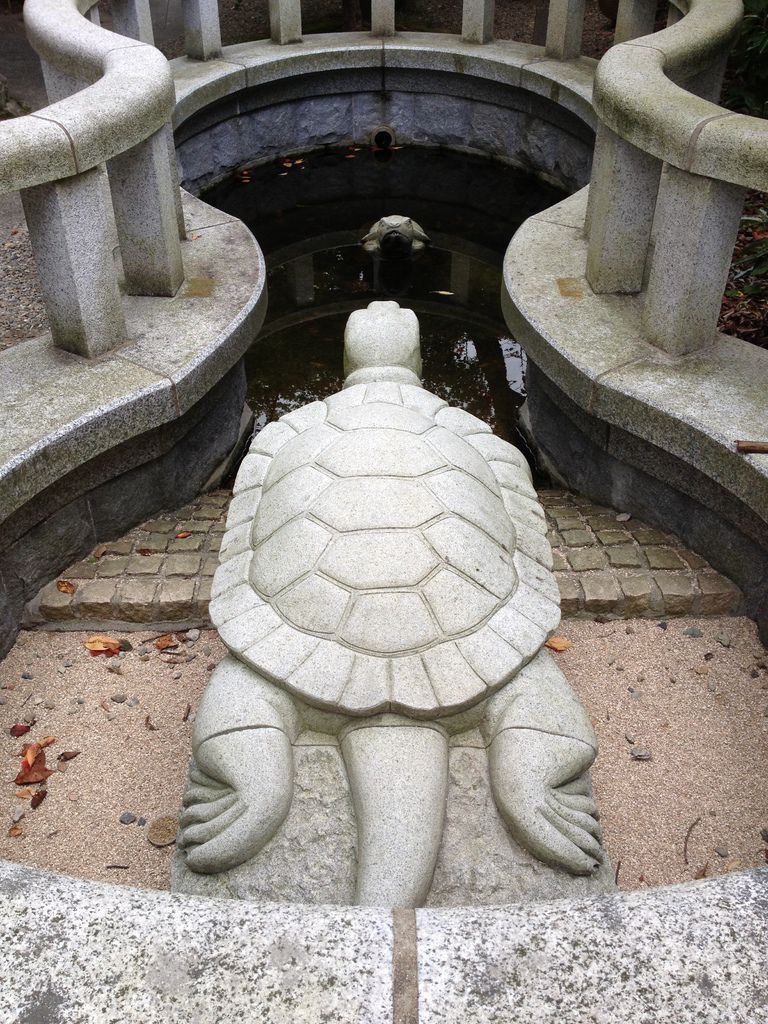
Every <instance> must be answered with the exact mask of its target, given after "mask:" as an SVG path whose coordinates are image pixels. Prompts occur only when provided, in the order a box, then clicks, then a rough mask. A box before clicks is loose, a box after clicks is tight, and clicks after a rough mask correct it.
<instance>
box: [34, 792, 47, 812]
mask: <svg viewBox="0 0 768 1024" xmlns="http://www.w3.org/2000/svg"><path fill="white" fill-rule="evenodd" d="M47 796H48V790H47V789H38V791H37V792H36V793H35V795H34V796H33V797H32V803H31V804H30V807H31V808H32V810H33V811H35V810H37V808H38V807H39V806H40V804H41V803H42V802H43V800H45V798H46V797H47Z"/></svg>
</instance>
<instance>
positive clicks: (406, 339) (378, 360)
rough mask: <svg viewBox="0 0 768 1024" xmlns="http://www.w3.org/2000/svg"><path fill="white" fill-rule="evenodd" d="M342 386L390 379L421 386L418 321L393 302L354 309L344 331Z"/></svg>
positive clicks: (412, 314)
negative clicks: (344, 375) (343, 379)
mask: <svg viewBox="0 0 768 1024" xmlns="http://www.w3.org/2000/svg"><path fill="white" fill-rule="evenodd" d="M344 373H345V374H346V380H345V381H344V387H345V388H349V387H352V386H353V385H354V384H371V383H373V382H374V381H380V380H382V381H383V380H391V381H395V382H396V383H398V384H415V385H416V386H417V387H419V386H421V346H420V344H419V321H418V319H417V318H416V314H415V313H414V312H413V310H412V309H401V308H400V306H399V305H398V303H397V302H372V303H371V304H370V305H369V306H368V308H367V309H356V310H355V312H354V313H352V314H351V316H350V317H349V319H348V320H347V328H346V330H345V331H344Z"/></svg>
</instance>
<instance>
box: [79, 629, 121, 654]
mask: <svg viewBox="0 0 768 1024" xmlns="http://www.w3.org/2000/svg"><path fill="white" fill-rule="evenodd" d="M85 647H86V650H88V651H90V653H91V656H92V657H94V658H95V657H98V655H100V654H103V655H104V656H105V657H107V658H112V657H113V656H114V655H115V654H117V653H118V651H119V650H120V641H119V640H115V638H114V637H113V636H107V635H105V634H103V633H97V634H96V635H95V636H90V637H88V639H87V640H86V641H85Z"/></svg>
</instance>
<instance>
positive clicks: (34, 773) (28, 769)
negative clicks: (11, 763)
mask: <svg viewBox="0 0 768 1024" xmlns="http://www.w3.org/2000/svg"><path fill="white" fill-rule="evenodd" d="M51 775H53V772H52V771H51V770H50V768H46V767H45V751H44V750H41V751H40V753H39V754H38V755H37V757H36V758H35V760H34V761H33V763H32V764H31V765H24V766H22V769H21V771H20V772H19V774H18V775H17V776H16V778H15V779H14V782H15V783H16V785H17V786H28V785H29V784H30V783H31V782H45V780H46V779H47V778H48V777H49V776H51Z"/></svg>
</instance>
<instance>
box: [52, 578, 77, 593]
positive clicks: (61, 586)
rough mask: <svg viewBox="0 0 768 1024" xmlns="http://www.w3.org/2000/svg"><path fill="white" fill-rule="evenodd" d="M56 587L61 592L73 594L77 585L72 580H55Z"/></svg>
mask: <svg viewBox="0 0 768 1024" xmlns="http://www.w3.org/2000/svg"><path fill="white" fill-rule="evenodd" d="M56 589H57V590H58V591H59V592H60V593H62V594H74V592H75V591H76V590H77V587H76V586H75V584H74V583H73V582H72V580H56Z"/></svg>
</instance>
